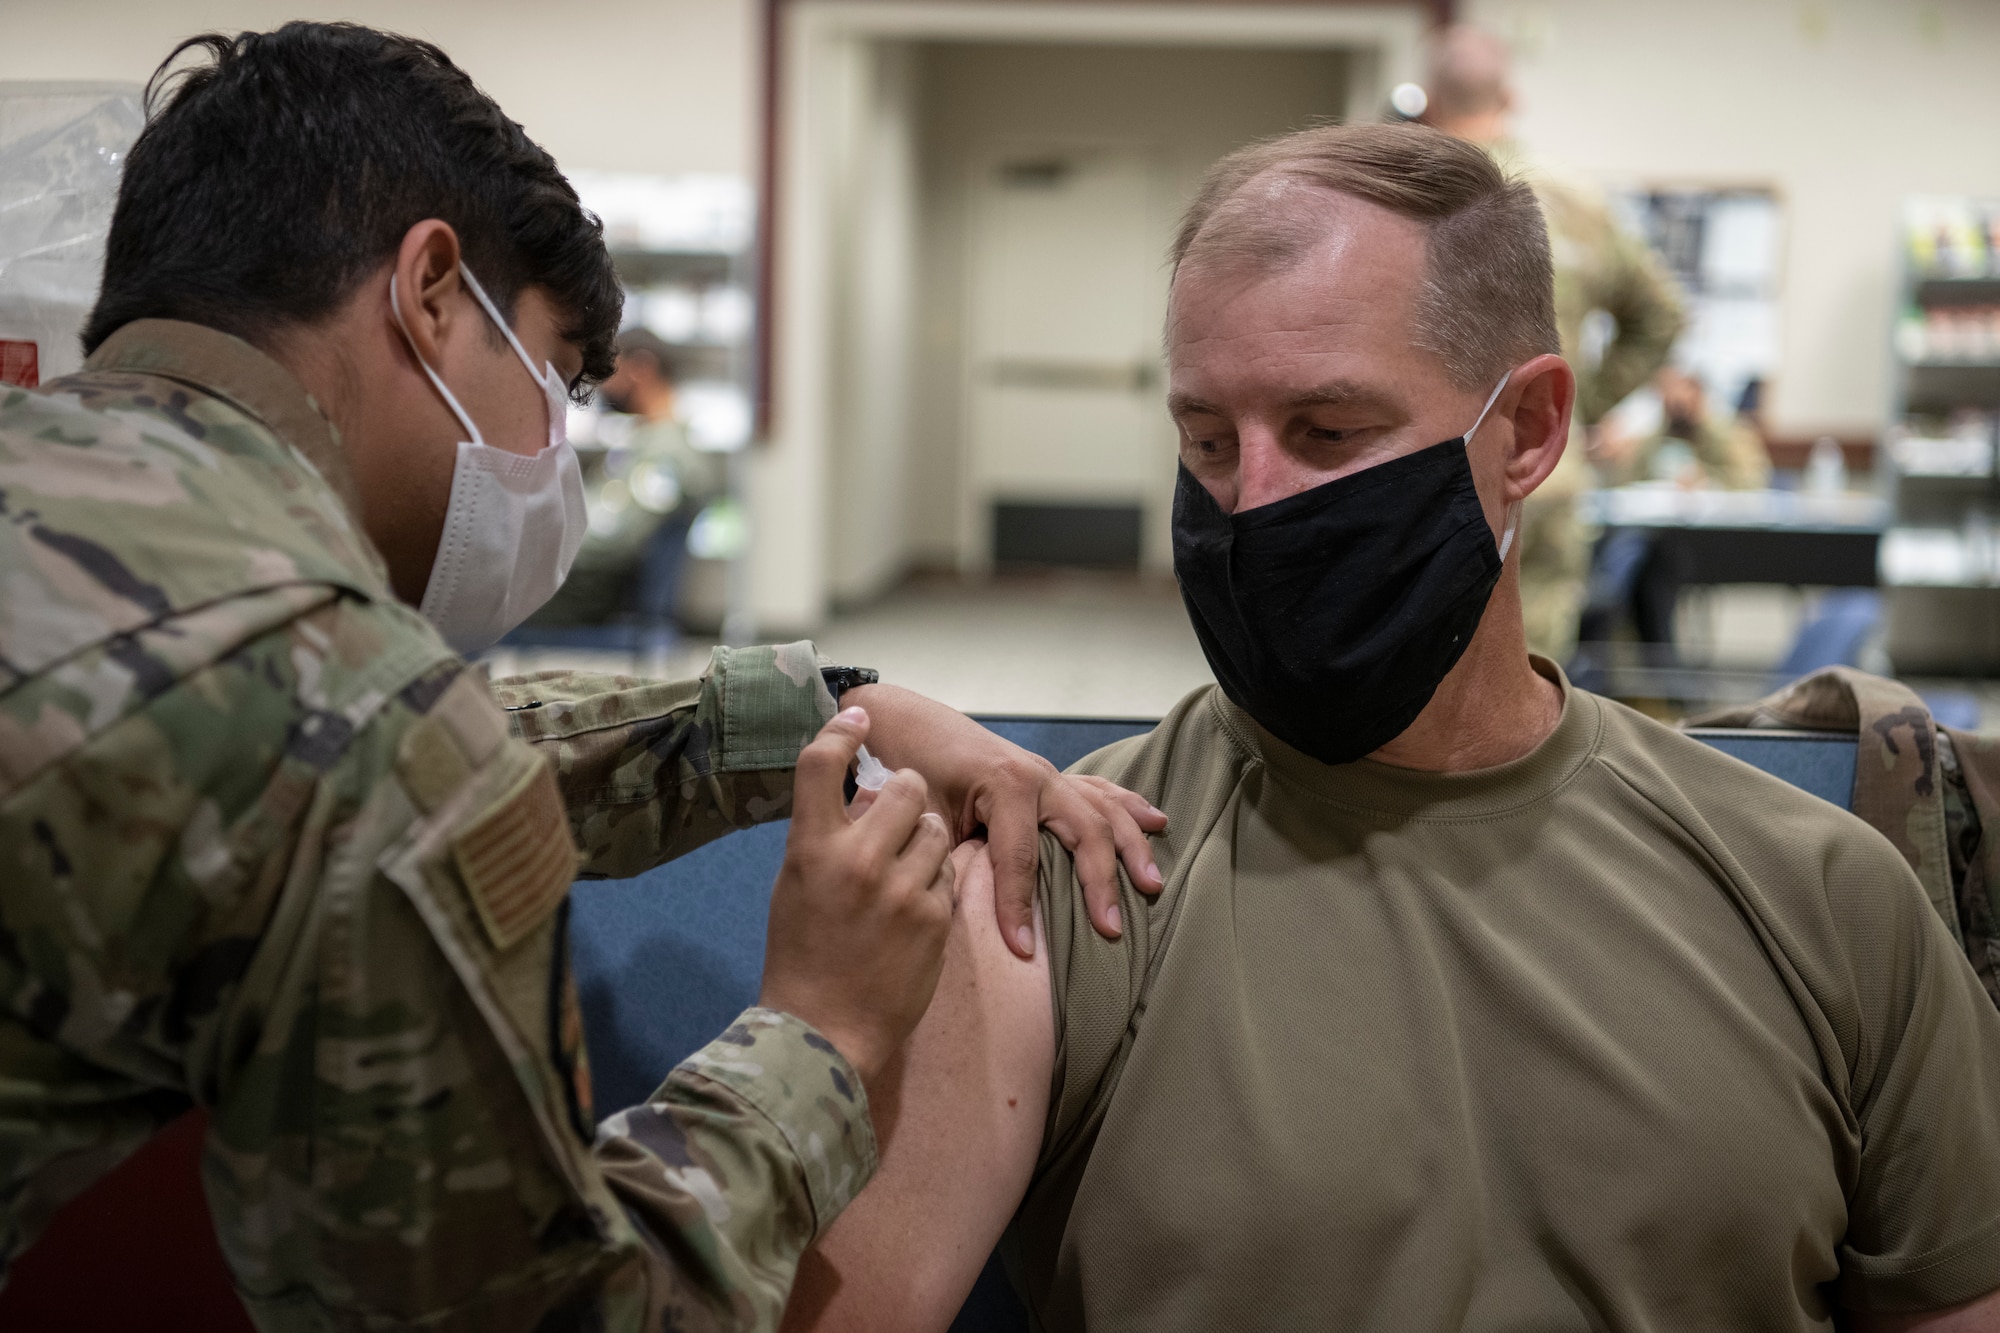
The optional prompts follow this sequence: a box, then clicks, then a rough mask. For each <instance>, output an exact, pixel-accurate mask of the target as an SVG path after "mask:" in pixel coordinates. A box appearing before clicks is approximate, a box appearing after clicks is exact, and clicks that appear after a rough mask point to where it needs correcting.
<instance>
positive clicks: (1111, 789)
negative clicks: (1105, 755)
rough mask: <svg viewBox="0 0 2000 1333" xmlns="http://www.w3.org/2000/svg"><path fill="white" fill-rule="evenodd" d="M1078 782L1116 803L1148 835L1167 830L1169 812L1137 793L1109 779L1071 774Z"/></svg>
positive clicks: (1086, 774) (1085, 774) (1083, 774)
mask: <svg viewBox="0 0 2000 1333" xmlns="http://www.w3.org/2000/svg"><path fill="white" fill-rule="evenodd" d="M1070 776H1071V779H1072V780H1073V781H1076V782H1082V783H1087V784H1088V785H1090V786H1091V787H1094V788H1096V789H1097V790H1098V791H1100V792H1102V793H1104V795H1106V796H1108V797H1110V798H1111V799H1112V800H1114V801H1116V802H1117V803H1118V804H1119V805H1120V806H1121V807H1123V808H1124V809H1125V810H1126V811H1127V812H1128V813H1129V814H1130V815H1131V816H1132V819H1133V821H1134V822H1135V823H1137V824H1138V825H1139V827H1140V828H1142V829H1144V830H1145V831H1146V832H1148V833H1164V832H1165V831H1166V828H1167V812H1166V811H1164V810H1162V809H1160V808H1159V807H1158V806H1156V805H1154V804H1153V803H1152V802H1151V801H1149V800H1147V799H1146V798H1145V797H1143V796H1141V795H1140V794H1139V793H1138V792H1136V791H1127V790H1125V788H1123V787H1121V786H1119V785H1118V784H1117V783H1115V782H1113V781H1112V780H1111V779H1109V778H1100V777H1096V776H1094V775H1092V774H1089V773H1074V774H1071V775H1070Z"/></svg>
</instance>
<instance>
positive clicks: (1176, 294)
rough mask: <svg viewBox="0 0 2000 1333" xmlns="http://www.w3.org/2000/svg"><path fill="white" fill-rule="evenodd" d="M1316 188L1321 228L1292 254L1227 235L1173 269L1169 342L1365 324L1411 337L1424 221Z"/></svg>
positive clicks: (1354, 328) (1356, 328)
mask: <svg viewBox="0 0 2000 1333" xmlns="http://www.w3.org/2000/svg"><path fill="white" fill-rule="evenodd" d="M1314 194H1315V195H1316V196H1317V205H1318V207H1317V209H1316V210H1315V211H1314V213H1313V215H1312V216H1311V217H1310V219H1309V221H1310V222H1311V223H1312V224H1313V225H1312V232H1313V234H1312V235H1311V237H1310V239H1309V240H1308V241H1307V242H1306V244H1305V245H1304V246H1303V247H1302V248H1300V249H1299V250H1298V251H1297V252H1296V253H1294V254H1292V255H1290V256H1287V257H1285V258H1281V259H1277V260H1272V259H1270V258H1268V257H1267V256H1266V255H1265V254H1260V253H1259V252H1258V249H1257V247H1256V246H1255V244H1254V240H1253V241H1251V242H1249V243H1247V244H1246V245H1245V246H1244V247H1243V248H1242V249H1241V250H1238V249H1237V248H1235V247H1232V246H1231V245H1230V244H1229V243H1228V238H1227V237H1223V238H1221V240H1220V241H1219V242H1216V243H1212V244H1209V245H1204V246H1201V247H1199V248H1197V249H1194V250H1191V251H1190V255H1189V259H1188V260H1187V261H1184V262H1183V263H1182V265H1181V267H1180V268H1179V270H1178V271H1177V272H1176V273H1175V275H1174V281H1173V287H1172V292H1171V299H1170V301H1169V306H1168V312H1169V313H1168V319H1169V324H1168V341H1169V343H1170V344H1172V343H1180V342H1186V341H1190V340H1196V339H1206V338H1215V337H1225V338H1226V337H1241V336H1245V335H1254V334H1257V333H1271V334H1279V333H1284V332H1287V331H1290V332H1296V333H1299V334H1307V333H1310V332H1312V331H1314V330H1321V331H1323V332H1326V333H1329V334H1337V333H1339V332H1341V331H1343V330H1345V331H1347V332H1350V333H1358V332H1360V331H1361V330H1362V329H1364V328H1365V329H1371V330H1373V331H1374V332H1375V334H1376V335H1377V336H1380V335H1382V334H1385V333H1388V332H1390V331H1392V330H1393V331H1395V332H1396V333H1397V334H1398V335H1399V336H1401V337H1402V338H1403V339H1405V340H1407V338H1408V333H1409V329H1410V326H1411V320H1412V316H1413V314H1414V312H1415V308H1416V301H1417V297H1418V294H1419V293H1420V291H1421V289H1422V283H1423V270H1424V250H1425V232H1424V228H1423V226H1422V225H1421V224H1420V223H1418V222H1416V221H1415V220H1414V219H1411V218H1406V217H1403V216H1401V215H1399V214H1396V213H1392V212H1390V211H1389V210H1388V209H1386V208H1383V207H1381V206H1380V205H1377V204H1371V203H1369V202H1367V201H1366V200H1361V199H1356V198H1353V197H1351V196H1344V195H1334V194H1331V193H1330V192H1326V191H1315V192H1314ZM1285 202H1286V204H1288V205H1289V206H1292V207H1298V206H1300V204H1299V203H1298V202H1296V201H1293V200H1287V201H1285ZM1219 221H1221V222H1222V225H1224V226H1227V225H1228V220H1227V219H1219Z"/></svg>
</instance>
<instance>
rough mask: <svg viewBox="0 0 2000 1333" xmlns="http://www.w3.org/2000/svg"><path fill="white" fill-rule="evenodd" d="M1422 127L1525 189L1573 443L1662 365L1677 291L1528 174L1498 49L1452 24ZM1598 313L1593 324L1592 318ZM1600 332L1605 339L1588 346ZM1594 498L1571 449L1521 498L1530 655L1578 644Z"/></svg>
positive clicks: (1570, 198)
mask: <svg viewBox="0 0 2000 1333" xmlns="http://www.w3.org/2000/svg"><path fill="white" fill-rule="evenodd" d="M1424 93H1425V97H1426V105H1425V109H1424V113H1423V116H1422V119H1423V121H1424V123H1426V124H1428V125H1431V126H1434V127H1435V128H1437V129H1440V130H1443V131H1444V132H1445V133H1446V134H1450V135H1453V136H1455V137H1457V138H1460V139H1465V140H1467V141H1469V142H1472V143H1476V144H1478V145H1480V146H1481V147H1483V148H1485V149H1486V150H1487V151H1488V152H1489V153H1491V154H1492V155H1493V156H1494V157H1495V158H1496V159H1498V160H1499V162H1500V165H1501V167H1502V168H1503V169H1505V170H1507V171H1509V172H1513V173H1516V174H1519V175H1521V176H1523V177H1525V178H1526V179H1527V180H1528V182H1529V183H1530V184H1531V185H1532V186H1533V187H1534V190H1535V197H1536V199H1537V200H1538V201H1539V202H1540V203H1541V206H1542V213H1543V215H1544V216H1545V217H1546V218H1547V220H1548V226H1549V241H1550V245H1551V248H1552V249H1553V251H1554V255H1555V273H1556V324H1557V327H1558V329H1559V330H1560V332H1561V334H1562V349H1563V355H1564V357H1565V358H1567V359H1568V361H1569V363H1570V365H1571V366H1572V367H1573V368H1574V369H1575V371H1576V377H1577V388H1576V413H1575V416H1574V418H1573V419H1572V429H1573V430H1574V431H1575V432H1576V433H1577V435H1578V437H1579V439H1578V440H1576V441H1572V443H1573V444H1575V443H1581V442H1582V440H1583V439H1586V438H1588V435H1589V433H1590V432H1591V431H1592V430H1593V429H1594V428H1595V427H1596V425H1597V423H1598V422H1599V421H1600V420H1602V419H1603V417H1604V414H1605V413H1607V412H1609V411H1610V410H1611V409H1612V408H1613V407H1616V406H1617V405H1618V403H1619V402H1620V401H1621V400H1623V399H1624V397H1625V396H1626V395H1627V394H1629V393H1631V392H1632V391H1633V390H1634V389H1637V388H1638V387H1639V386H1641V385H1643V384H1644V383H1645V382H1646V381H1647V380H1648V379H1649V378H1650V377H1651V376H1652V375H1653V373H1654V372H1655V371H1657V370H1659V368H1660V367H1661V366H1662V365H1664V364H1665V363H1666V359H1667V353H1668V352H1669V351H1670V350H1671V349H1672V347H1673V343H1674V339H1675V338H1676V337H1677V336H1679V334H1680V331H1681V326H1682V323H1683V315H1682V311H1681V300H1680V295H1679V293H1678V291H1677V290H1676V288H1675V286H1674V281H1673V278H1672V277H1671V276H1669V275H1668V273H1667V271H1666V269H1665V268H1664V267H1663V266H1662V265H1661V264H1660V262H1659V260H1658V259H1657V258H1655V257H1654V255H1653V253H1652V251H1651V250H1649V249H1648V248H1647V247H1646V245H1645V243H1644V242H1643V241H1641V240H1640V239H1639V238H1638V237H1636V236H1633V235H1631V234H1630V233H1628V232H1627V231H1625V230H1624V229H1623V228H1622V227H1620V226H1619V225H1618V223H1617V220H1616V219H1615V218H1613V217H1612V215H1611V210H1610V209H1609V207H1607V206H1606V204H1605V202H1604V199H1603V196H1602V195H1601V194H1600V193H1599V192H1598V191H1597V190H1595V189H1593V188H1592V187H1591V186H1590V185H1588V184H1587V183H1584V182H1581V181H1576V180H1572V179H1569V178H1567V177H1565V176H1563V175H1561V174H1559V173H1557V172H1555V171H1552V170H1551V169H1550V168H1549V167H1548V166H1547V165H1546V164H1544V163H1539V162H1532V161H1530V160H1529V159H1528V157H1527V155H1526V154H1525V153H1523V151H1522V150H1521V148H1520V146H1519V145H1518V144H1517V143H1516V142H1515V141H1514V138H1513V120H1514V107H1515V96H1514V89H1513V86H1512V79H1511V57H1510V54H1509V52H1508V49H1507V44H1506V43H1505V42H1503V41H1502V40H1501V39H1500V38H1499V37H1496V36H1495V35H1493V34H1492V33H1490V32H1487V31H1486V30H1484V29H1482V28H1477V27H1473V26H1471V25H1469V24H1458V25H1455V26H1453V27H1449V28H1446V29H1445V30H1444V31H1443V32H1441V33H1439V34H1438V36H1437V38H1436V39H1435V41H1434V42H1433V44H1432V46H1431V51H1430V71H1429V76H1428V79H1427V81H1426V82H1425V84H1424ZM1599 312H1602V313H1601V314H1600V313H1599ZM1605 322H1608V323H1609V325H1610V328H1611V334H1610V337H1609V338H1608V339H1606V338H1602V337H1593V336H1591V334H1592V333H1593V332H1594V329H1595V327H1598V326H1601V325H1602V324H1604V323H1605ZM1590 487H1591V474H1590V467H1589V464H1588V462H1587V461H1586V459H1585V450H1584V449H1582V448H1571V449H1569V450H1568V451H1567V452H1566V453H1565V454H1564V455H1563V460H1562V463H1561V464H1560V465H1559V466H1558V467H1557V469H1556V472H1555V475H1553V476H1551V477H1550V478H1549V479H1548V481H1547V482H1545V483H1544V484H1543V486H1542V488H1541V489H1540V490H1539V491H1537V492H1536V493H1535V494H1534V495H1533V496H1532V497H1530V498H1529V501H1528V504H1527V508H1526V511H1525V512H1524V514H1523V517H1522V520H1521V601H1522V609H1523V613H1524V615H1525V617H1526V620H1527V626H1528V646H1529V647H1530V648H1532V649H1534V651H1536V652H1538V653H1543V654H1546V655H1547V656H1549V657H1552V658H1554V659H1556V660H1557V661H1562V660H1565V659H1566V658H1568V656H1569V655H1570V652H1571V650H1572V649H1573V648H1574V647H1575V646H1576V642H1577V622H1578V616H1579V613H1580V612H1581V610H1582V608H1583V605H1584V600H1585V591H1586V585H1587V583H1588V580H1589V577H1590V568H1591V546H1592V543H1593V540H1594V537H1595V534H1594V533H1592V531H1591V530H1590V528H1589V525H1587V524H1586V523H1585V522H1584V521H1583V517H1582V515H1581V513H1580V512H1579V501H1580V500H1581V498H1582V496H1583V494H1584V493H1585V492H1586V491H1588V490H1589V489H1590Z"/></svg>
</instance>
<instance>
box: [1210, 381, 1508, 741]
mask: <svg viewBox="0 0 2000 1333" xmlns="http://www.w3.org/2000/svg"><path fill="white" fill-rule="evenodd" d="M1502 387H1505V381H1502ZM1494 397H1495V398H1498V397H1499V391H1498V390H1497V389H1496V390H1495V391H1494ZM1487 407H1488V408H1491V407H1492V402H1491V401H1489V402H1488V403H1487ZM1479 418H1480V421H1484V420H1485V419H1486V413H1485V412H1483V411H1482V412H1481V413H1480V414H1479ZM1472 429H1473V430H1474V431H1476V430H1478V429H1479V422H1474V423H1473V427H1472ZM1471 434H1472V431H1467V432H1466V434H1464V435H1461V436H1459V437H1458V438H1457V439H1454V440H1446V441H1445V442H1444V443H1443V444H1437V445H1432V446H1431V447H1430V448H1428V449H1422V450H1419V451H1418V452H1416V453H1414V454H1406V455H1404V456H1403V457H1401V458H1395V459H1391V460H1390V461H1389V462H1386V463H1381V464H1378V465H1376V466H1375V467H1371V468H1368V469H1366V470H1365V471H1361V472H1356V473H1353V474H1351V475H1349V476H1345V477H1340V478H1338V479H1336V480H1334V481H1329V482H1327V483H1326V484H1325V485H1323V486H1315V487H1313V488H1312V489H1311V490H1309V491H1302V492H1300V493H1299V494H1297V495H1293V496H1288V497H1286V498H1285V499H1283V500H1278V501H1275V502H1273V503H1271V504H1267V505H1260V506H1259V507H1257V508H1255V509H1249V510H1245V511H1243V512H1241V513H1238V514H1225V513H1224V512H1222V507H1221V506H1220V505H1218V504H1216V502H1215V498H1214V497H1213V496H1211V495H1210V494H1209V493H1208V491H1207V490H1206V489H1205V488H1204V487H1203V486H1202V484H1201V483H1200V482H1198V481H1196V480H1195V479H1194V476H1193V474H1191V473H1190V472H1189V471H1188V470H1187V469H1186V468H1185V467H1183V468H1182V469H1181V470H1180V479H1179V481H1178V483H1177V484H1176V486H1175V489H1174V573H1175V575H1176V576H1177V577H1178V578H1179V579H1180V585H1181V599H1182V600H1183V601H1184V602H1186V603H1187V610H1188V618H1189V619H1190V620H1192V621H1193V622H1194V631H1195V634H1196V635H1197V636H1198V637H1199V638H1200V639H1201V648H1202V652H1203V653H1204V654H1206V655H1207V657H1208V665H1209V669H1210V670H1212V671H1214V672H1215V679H1216V681H1217V682H1218V683H1220V684H1221V686H1222V690H1223V693H1225V694H1227V695H1228V696H1229V698H1230V699H1231V700H1232V701H1234V702H1235V704H1236V706H1237V707H1239V708H1241V709H1242V710H1243V711H1244V712H1246V713H1248V714H1250V716H1251V717H1254V718H1256V719H1257V721H1258V723H1260V724H1261V725H1262V726H1263V727H1264V729H1265V730H1266V731H1269V732H1270V733H1271V734H1272V735H1274V736H1276V737H1278V739H1280V740H1282V741H1284V742H1285V743H1286V744H1287V745H1290V746H1291V747H1292V748H1293V749H1296V750H1300V751H1303V752H1304V753H1306V754H1309V755H1311V756H1312V757H1313V758H1315V759H1317V760H1319V761H1320V762H1321V763H1324V764H1345V763H1351V762H1352V761H1354V760H1356V759H1359V758H1361V757H1362V756H1363V755H1365V754H1369V753H1372V752H1373V751H1375V750H1379V749H1381V748H1382V746H1384V745H1386V744H1387V743H1388V742H1390V741H1392V740H1394V739H1395V738H1396V737H1397V736H1399V735H1401V734H1402V733H1403V731H1404V730H1405V729H1407V728H1408V727H1409V725H1410V724H1411V723H1412V722H1414V721H1416V719H1417V714H1419V713H1421V712H1423V710H1424V705H1426V704H1428V703H1429V702H1430V700H1431V695H1433V694H1434V693H1436V692H1437V687H1438V684H1439V682H1441V681H1442V680H1443V679H1444V678H1445V676H1446V674H1448V673H1449V672H1450V671H1451V669H1452V667H1453V666H1455V665H1456V664H1457V662H1458V659H1459V657H1460V656H1461V655H1462V654H1463V653H1464V652H1465V646H1466V644H1467V643H1469V642H1471V640H1472V633H1473V631H1474V630H1475V629H1477V628H1478V627H1479V618H1480V616H1481V615H1483V614H1484V613H1485V611H1486V599H1487V597H1488V596H1490V595H1491V594H1492V591H1493V585H1494V584H1495V583H1497V582H1498V581H1499V579H1500V568H1501V564H1502V562H1503V561H1504V559H1505V558H1506V547H1507V543H1510V542H1511V541H1512V540H1513V530H1512V528H1511V526H1510V528H1509V530H1508V533H1507V536H1506V538H1505V540H1504V541H1503V542H1502V544H1501V546H1500V548H1499V549H1498V550H1496V549H1495V548H1494V544H1493V529H1492V528H1491V527H1489V526H1488V525H1487V522H1486V514H1485V511H1484V510H1482V509H1481V508H1480V505H1479V493H1478V491H1477V490H1476V489H1474V487H1473V484H1472V466H1471V464H1470V462H1469V461H1468V460H1467V458H1466V453H1465V443H1466V440H1467V439H1468V438H1469V437H1470V436H1471Z"/></svg>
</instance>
